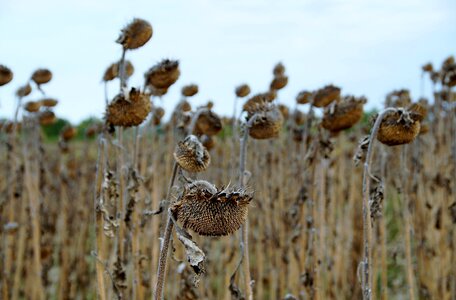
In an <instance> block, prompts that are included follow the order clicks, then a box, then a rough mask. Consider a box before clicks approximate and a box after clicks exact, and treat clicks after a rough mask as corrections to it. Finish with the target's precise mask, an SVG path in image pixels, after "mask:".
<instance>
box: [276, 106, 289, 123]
mask: <svg viewBox="0 0 456 300" xmlns="http://www.w3.org/2000/svg"><path fill="white" fill-rule="evenodd" d="M277 107H278V108H279V110H280V113H281V114H282V117H283V118H284V119H285V120H286V119H288V116H289V115H290V110H289V109H288V106H286V105H285V104H279V105H277Z"/></svg>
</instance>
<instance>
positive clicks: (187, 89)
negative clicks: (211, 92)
mask: <svg viewBox="0 0 456 300" xmlns="http://www.w3.org/2000/svg"><path fill="white" fill-rule="evenodd" d="M197 93H198V86H197V85H196V84H189V85H186V86H184V87H183V88H182V96H185V97H192V96H195V95H196V94H197Z"/></svg>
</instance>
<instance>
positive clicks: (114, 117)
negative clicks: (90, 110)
mask: <svg viewBox="0 0 456 300" xmlns="http://www.w3.org/2000/svg"><path fill="white" fill-rule="evenodd" d="M150 110H151V104H150V100H149V97H148V96H147V95H145V94H144V93H141V91H140V90H137V89H135V88H132V89H131V90H130V93H129V94H128V96H126V95H124V94H123V93H120V94H118V95H117V96H116V97H115V98H114V99H113V100H112V102H111V103H110V104H109V105H108V107H107V111H106V123H107V124H110V125H113V126H122V127H131V126H138V125H139V124H141V123H142V122H143V121H144V120H145V119H146V118H147V115H148V114H149V112H150Z"/></svg>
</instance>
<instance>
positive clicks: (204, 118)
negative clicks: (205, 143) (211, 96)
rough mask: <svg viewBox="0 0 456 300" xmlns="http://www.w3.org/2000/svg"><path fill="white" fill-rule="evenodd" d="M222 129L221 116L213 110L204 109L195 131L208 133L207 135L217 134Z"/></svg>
mask: <svg viewBox="0 0 456 300" xmlns="http://www.w3.org/2000/svg"><path fill="white" fill-rule="evenodd" d="M221 130H222V120H221V119H220V117H219V116H218V115H217V114H216V113H214V112H213V111H212V110H210V109H207V110H204V111H203V112H202V113H201V114H200V115H199V116H198V119H197V120H196V126H195V130H194V131H195V133H196V134H198V135H200V134H206V135H210V136H212V135H216V134H217V133H219V132H220V131H221Z"/></svg>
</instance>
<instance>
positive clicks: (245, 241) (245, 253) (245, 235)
mask: <svg viewBox="0 0 456 300" xmlns="http://www.w3.org/2000/svg"><path fill="white" fill-rule="evenodd" d="M256 116H257V115H253V117H252V118H251V119H250V120H249V121H248V122H247V124H246V126H245V130H244V135H243V136H242V139H241V151H240V152H241V153H240V157H239V181H238V185H239V188H241V189H242V188H244V173H245V160H246V152H247V142H248V138H249V136H248V135H249V130H250V126H252V124H253V122H255V119H256ZM240 248H241V251H242V258H241V259H243V267H242V270H243V272H244V285H245V294H246V299H247V300H252V299H253V292H252V286H251V285H250V282H251V279H250V259H249V219H248V217H247V220H246V221H245V224H244V225H243V226H242V231H241V243H240Z"/></svg>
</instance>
